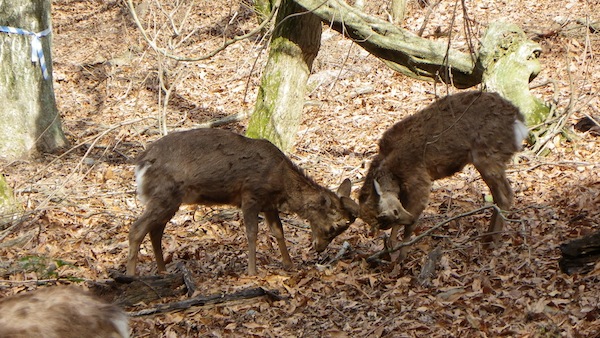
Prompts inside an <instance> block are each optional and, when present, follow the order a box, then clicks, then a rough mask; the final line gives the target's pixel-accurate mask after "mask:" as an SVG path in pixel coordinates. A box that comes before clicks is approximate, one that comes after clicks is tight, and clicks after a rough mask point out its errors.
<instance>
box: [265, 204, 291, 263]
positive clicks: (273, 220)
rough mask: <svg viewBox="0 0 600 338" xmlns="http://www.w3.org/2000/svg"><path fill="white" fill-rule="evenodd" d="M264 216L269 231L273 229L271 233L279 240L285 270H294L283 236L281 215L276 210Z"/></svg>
mask: <svg viewBox="0 0 600 338" xmlns="http://www.w3.org/2000/svg"><path fill="white" fill-rule="evenodd" d="M264 214H265V219H266V221H267V224H268V225H269V229H271V233H272V234H273V236H274V237H275V239H276V240H277V245H278V246H279V251H280V252H281V261H282V263H283V268H284V269H286V270H291V269H293V268H294V263H292V259H291V258H290V254H289V253H288V250H287V246H286V245H285V237H284V236H283V225H282V224H281V219H280V218H279V213H278V212H277V211H276V210H275V211H268V212H265V213H264Z"/></svg>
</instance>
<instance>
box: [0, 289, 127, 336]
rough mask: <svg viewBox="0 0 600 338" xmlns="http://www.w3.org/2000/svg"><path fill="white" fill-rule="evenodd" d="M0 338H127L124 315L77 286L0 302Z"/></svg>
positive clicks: (33, 292) (113, 306) (114, 307)
mask: <svg viewBox="0 0 600 338" xmlns="http://www.w3.org/2000/svg"><path fill="white" fill-rule="evenodd" d="M0 337H15V338H16V337H45V338H80V337H96V338H127V337H129V326H128V324H127V315H126V314H125V313H124V312H123V311H122V310H121V309H120V308H119V307H117V306H116V305H111V304H107V303H104V302H102V301H100V300H98V299H96V298H95V297H93V296H92V295H90V294H89V293H87V292H84V291H83V290H82V289H80V288H77V287H62V286H56V287H46V288H43V289H37V290H35V291H31V292H24V293H20V294H17V295H14V296H11V297H6V298H3V299H0Z"/></svg>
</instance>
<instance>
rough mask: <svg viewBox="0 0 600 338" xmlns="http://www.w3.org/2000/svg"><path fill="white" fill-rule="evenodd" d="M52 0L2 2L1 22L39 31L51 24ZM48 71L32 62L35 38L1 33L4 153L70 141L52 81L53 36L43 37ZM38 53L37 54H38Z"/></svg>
mask: <svg viewBox="0 0 600 338" xmlns="http://www.w3.org/2000/svg"><path fill="white" fill-rule="evenodd" d="M50 3H51V1H50V0H41V1H31V0H11V1H2V2H0V25H1V26H9V27H13V28H19V29H23V30H26V31H29V32H33V33H38V32H41V31H43V30H45V29H47V28H49V27H51V20H50ZM39 40H40V41H41V45H42V50H43V56H44V58H45V64H46V67H47V70H48V77H47V78H46V79H44V76H43V74H42V70H41V67H40V61H38V62H36V63H33V62H32V58H31V56H32V48H33V46H34V44H33V43H32V41H34V39H33V38H32V37H31V36H29V35H21V34H12V33H10V34H9V33H4V32H0V97H1V98H2V105H0V157H3V158H6V159H11V158H19V157H29V156H32V155H34V154H35V153H38V152H52V151H54V150H56V149H57V148H60V147H64V146H66V144H67V141H66V139H65V136H64V134H63V132H62V128H61V122H60V117H59V115H58V111H57V109H56V101H55V98H54V88H53V86H52V57H51V41H50V40H51V39H50V35H48V36H45V37H41V38H40V39H39ZM36 55H37V54H36Z"/></svg>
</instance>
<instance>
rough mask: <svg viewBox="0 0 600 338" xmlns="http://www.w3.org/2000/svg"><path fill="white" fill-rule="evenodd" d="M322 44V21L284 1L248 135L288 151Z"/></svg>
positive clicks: (298, 122)
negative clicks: (307, 84) (313, 64)
mask: <svg viewBox="0 0 600 338" xmlns="http://www.w3.org/2000/svg"><path fill="white" fill-rule="evenodd" d="M320 44H321V21H320V19H319V18H318V17H316V16H315V15H313V14H312V13H309V12H307V11H306V10H305V9H304V8H302V7H300V6H298V5H297V4H296V3H295V2H293V1H292V0H283V1H282V4H281V7H280V9H279V13H277V19H276V22H275V31H274V32H273V37H272V39H271V43H270V48H271V49H270V51H269V59H268V61H267V65H266V67H265V69H264V73H263V76H262V79H261V84H260V87H259V89H258V97H257V100H256V106H255V108H254V113H253V114H252V117H251V118H250V121H249V123H248V130H247V132H246V134H247V136H249V137H254V138H265V139H268V140H270V141H271V142H273V143H274V144H275V145H277V146H278V147H279V148H281V149H282V150H284V151H285V150H289V148H290V147H291V145H292V143H293V140H294V137H295V135H296V132H297V130H298V126H299V124H300V120H301V117H302V107H303V106H304V95H305V93H306V81H307V80H308V76H309V75H310V70H311V68H312V63H313V61H314V59H315V57H316V56H317V53H318V51H319V47H320Z"/></svg>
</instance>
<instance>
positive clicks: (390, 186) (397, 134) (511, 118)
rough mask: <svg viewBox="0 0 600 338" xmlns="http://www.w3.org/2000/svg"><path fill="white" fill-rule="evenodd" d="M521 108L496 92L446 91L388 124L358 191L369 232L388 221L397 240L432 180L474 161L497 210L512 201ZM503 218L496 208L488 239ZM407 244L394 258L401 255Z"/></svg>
mask: <svg viewBox="0 0 600 338" xmlns="http://www.w3.org/2000/svg"><path fill="white" fill-rule="evenodd" d="M523 121H524V119H523V115H522V114H521V113H520V112H519V109H518V108H517V107H515V106H514V105H513V104H511V103H510V102H508V101H507V100H505V99H503V98H502V97H500V95H498V94H496V93H486V92H478V91H470V92H463V93H460V94H455V95H450V96H447V97H444V98H442V99H440V100H437V101H435V102H434V103H433V104H431V105H429V106H428V107H426V108H425V109H423V110H421V111H419V112H418V113H416V114H414V115H412V116H409V117H407V118H405V119H403V120H402V121H400V122H398V123H396V124H395V125H393V126H392V127H391V128H389V129H388V130H387V131H386V132H385V133H384V134H383V136H382V138H381V140H380V141H379V154H377V156H375V158H374V159H373V161H372V163H371V166H370V168H369V171H368V173H367V176H366V178H365V182H364V184H363V186H362V188H361V190H360V194H359V205H360V217H361V218H362V219H363V220H364V221H365V222H367V223H368V224H370V225H371V229H372V231H376V230H378V229H382V230H386V229H389V228H392V231H391V234H390V243H389V244H390V246H391V247H392V248H393V247H395V245H396V240H397V235H398V230H399V229H400V226H401V225H404V236H403V240H404V241H407V240H408V239H409V238H410V236H411V234H412V232H413V230H414V227H415V222H416V221H417V219H418V218H419V216H420V215H421V213H422V212H423V209H425V207H426V205H427V201H428V199H429V193H430V190H431V184H432V182H433V181H435V180H438V179H441V178H444V177H448V176H451V175H453V174H454V173H456V172H458V171H460V170H462V168H463V167H464V166H465V165H467V164H469V163H472V164H473V165H474V166H475V168H476V169H477V171H479V173H480V174H481V177H482V178H483V180H484V181H485V183H486V184H487V185H488V187H489V188H490V190H491V192H492V196H493V198H494V202H495V203H496V204H497V206H498V207H499V208H500V209H501V210H507V209H508V208H510V206H511V204H512V199H513V192H512V190H511V187H510V184H509V182H508V180H507V179H506V174H505V169H506V163H507V162H508V161H509V160H510V158H511V157H512V155H513V154H514V153H515V152H517V151H520V150H521V148H522V142H523V140H524V138H525V137H526V136H527V133H528V130H527V127H526V126H525V124H524V122H523ZM503 223H504V220H503V218H502V216H501V215H499V214H498V212H497V211H496V210H494V212H493V214H492V218H491V222H490V226H489V230H488V236H486V238H485V240H486V242H490V241H497V240H498V233H499V232H500V231H501V230H502V228H503ZM407 252H408V247H403V248H402V249H401V250H400V254H399V256H398V260H399V261H402V260H403V259H404V258H406V254H407Z"/></svg>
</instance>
